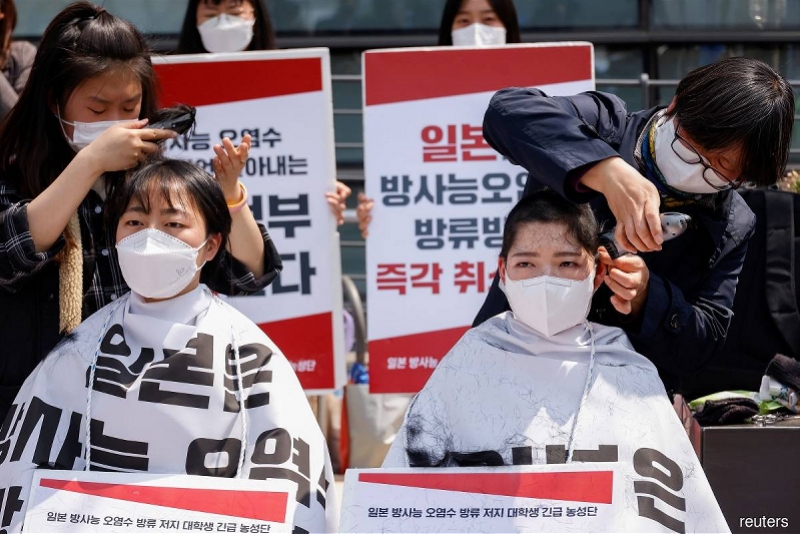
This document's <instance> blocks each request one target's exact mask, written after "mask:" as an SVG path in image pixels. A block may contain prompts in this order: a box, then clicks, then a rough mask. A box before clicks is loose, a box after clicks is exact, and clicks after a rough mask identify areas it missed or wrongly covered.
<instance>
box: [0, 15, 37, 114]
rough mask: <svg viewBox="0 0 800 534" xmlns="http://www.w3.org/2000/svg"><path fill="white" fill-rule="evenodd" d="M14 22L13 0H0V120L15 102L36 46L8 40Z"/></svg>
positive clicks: (30, 65)
mask: <svg viewBox="0 0 800 534" xmlns="http://www.w3.org/2000/svg"><path fill="white" fill-rule="evenodd" d="M16 25H17V8H16V6H15V5H14V0H0V70H2V71H3V75H2V76H0V123H2V122H3V120H4V119H5V117H6V115H7V114H8V112H9V111H11V108H13V107H14V104H16V103H17V100H18V99H19V94H20V93H21V92H22V88H23V87H25V82H27V81H28V75H29V74H30V72H31V67H32V66H33V58H34V57H36V47H35V46H33V45H32V44H31V43H29V42H28V41H13V42H12V41H11V33H12V32H13V31H14V27H15V26H16Z"/></svg>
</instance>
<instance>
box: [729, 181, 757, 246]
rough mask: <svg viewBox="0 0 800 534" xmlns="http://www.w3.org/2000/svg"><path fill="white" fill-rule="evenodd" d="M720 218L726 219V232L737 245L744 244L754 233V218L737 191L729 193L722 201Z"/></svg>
mask: <svg viewBox="0 0 800 534" xmlns="http://www.w3.org/2000/svg"><path fill="white" fill-rule="evenodd" d="M721 216H723V217H726V218H727V228H726V231H727V232H728V234H729V235H730V236H731V238H732V239H733V240H734V242H736V244H737V245H739V244H741V243H743V242H746V241H747V240H748V239H750V237H751V236H752V235H753V232H755V227H756V216H755V214H754V213H753V210H751V209H750V206H748V205H747V202H745V200H744V199H743V198H742V195H740V194H739V192H738V191H729V192H728V194H727V195H726V198H725V199H724V200H723V201H722V213H721Z"/></svg>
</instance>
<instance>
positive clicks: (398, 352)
mask: <svg viewBox="0 0 800 534" xmlns="http://www.w3.org/2000/svg"><path fill="white" fill-rule="evenodd" d="M363 72H364V144H365V145H364V167H365V176H366V190H367V195H368V196H370V197H371V198H373V199H374V200H375V208H374V211H373V214H372V215H373V220H372V223H371V224H370V229H369V237H368V238H367V280H368V283H367V295H368V301H369V312H370V313H369V340H370V341H369V354H370V391H371V392H372V393H415V392H417V391H419V389H420V388H421V387H422V386H423V385H424V384H425V381H426V380H427V379H428V377H429V376H430V374H431V372H432V371H433V369H434V368H435V367H436V365H437V364H438V362H439V360H440V359H441V358H442V357H443V356H444V355H445V354H446V353H447V351H448V350H449V349H450V348H451V347H452V346H453V344H454V343H455V342H456V341H457V340H458V339H459V337H461V335H463V333H464V332H465V331H466V330H467V329H468V328H469V325H471V324H472V320H473V319H474V317H475V315H476V314H477V312H478V310H479V309H480V307H481V304H482V303H483V301H484V299H485V297H486V293H487V291H488V290H489V287H490V286H491V282H492V278H493V277H494V273H495V270H496V268H497V256H498V253H499V251H500V246H501V244H502V238H503V224H504V221H505V216H506V215H507V214H508V212H509V211H510V210H511V208H512V207H513V206H514V204H515V203H516V202H517V201H518V200H519V198H520V196H521V194H522V190H523V188H524V187H525V182H526V180H527V173H526V172H525V169H523V168H521V167H518V166H515V165H512V164H511V163H510V162H508V161H507V160H505V159H504V158H503V157H502V156H500V155H499V154H498V153H497V152H495V151H494V150H493V149H492V148H491V147H490V146H489V145H488V144H487V143H486V141H485V140H484V139H483V136H482V123H483V114H484V112H485V111H486V108H487V105H488V103H489V100H490V99H491V97H492V95H493V94H494V93H495V92H496V91H497V90H499V89H502V88H505V87H509V86H521V87H538V88H540V89H542V90H544V91H545V92H546V93H547V94H549V95H571V94H575V93H579V92H582V91H587V90H591V89H594V74H593V73H594V66H593V49H592V45H591V44H589V43H543V44H525V45H512V46H502V47H490V48H480V49H472V48H461V47H438V48H416V49H414V48H406V49H397V50H372V51H367V52H365V53H364V55H363Z"/></svg>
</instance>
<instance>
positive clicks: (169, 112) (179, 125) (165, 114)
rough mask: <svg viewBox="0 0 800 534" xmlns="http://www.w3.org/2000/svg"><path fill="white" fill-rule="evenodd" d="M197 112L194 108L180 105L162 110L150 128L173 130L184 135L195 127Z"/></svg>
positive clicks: (157, 113)
mask: <svg viewBox="0 0 800 534" xmlns="http://www.w3.org/2000/svg"><path fill="white" fill-rule="evenodd" d="M195 114H196V110H195V108H194V107H192V106H187V105H185V104H180V105H177V106H175V107H172V108H166V109H160V110H158V111H157V112H156V116H155V117H154V119H155V120H154V121H153V122H151V124H148V125H147V127H148V128H153V129H162V130H172V131H173V132H176V133H177V134H178V135H183V134H185V133H186V132H188V131H189V129H190V128H191V127H192V126H194V121H195Z"/></svg>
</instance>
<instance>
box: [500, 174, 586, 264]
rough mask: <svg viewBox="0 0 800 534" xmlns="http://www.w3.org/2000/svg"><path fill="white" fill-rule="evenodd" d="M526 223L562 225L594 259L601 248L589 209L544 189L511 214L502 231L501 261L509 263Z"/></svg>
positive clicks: (531, 196) (525, 198)
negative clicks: (512, 248)
mask: <svg viewBox="0 0 800 534" xmlns="http://www.w3.org/2000/svg"><path fill="white" fill-rule="evenodd" d="M527 223H558V224H563V225H565V226H566V227H567V232H568V234H569V235H570V236H572V238H573V239H574V240H575V244H576V245H578V246H580V247H582V248H584V249H586V252H588V253H589V254H591V255H592V256H595V255H597V249H598V248H599V247H600V239H599V235H598V234H599V226H598V224H597V219H595V216H594V213H593V212H592V209H591V208H590V207H589V205H588V204H573V203H572V202H570V201H569V200H567V199H565V198H564V197H562V196H561V195H559V194H558V193H556V192H555V191H553V190H552V189H541V190H538V191H534V192H533V193H531V194H529V195H528V196H526V197H524V198H523V199H522V200H520V201H519V202H518V203H517V205H516V206H514V208H513V209H512V210H511V213H509V214H508V218H507V219H506V224H505V227H504V228H503V247H502V248H501V249H500V257H502V258H504V259H508V253H509V251H510V250H511V247H512V246H513V245H514V241H515V240H516V239H517V233H518V231H519V228H520V227H521V226H522V225H523V224H527Z"/></svg>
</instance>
